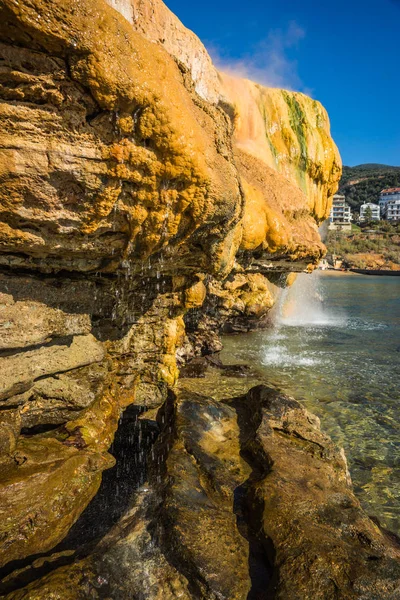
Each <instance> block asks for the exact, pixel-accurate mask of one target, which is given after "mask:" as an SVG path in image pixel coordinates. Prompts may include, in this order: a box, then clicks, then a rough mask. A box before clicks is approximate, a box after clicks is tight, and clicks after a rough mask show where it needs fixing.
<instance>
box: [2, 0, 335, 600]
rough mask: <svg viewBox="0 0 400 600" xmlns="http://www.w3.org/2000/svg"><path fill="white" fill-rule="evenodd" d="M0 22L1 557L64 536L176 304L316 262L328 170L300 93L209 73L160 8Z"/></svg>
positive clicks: (224, 301) (101, 6)
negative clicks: (276, 126) (277, 127)
mask: <svg viewBox="0 0 400 600" xmlns="http://www.w3.org/2000/svg"><path fill="white" fill-rule="evenodd" d="M0 33H1V46H0V52H1V58H2V63H1V72H0V83H1V88H0V97H1V100H2V102H1V103H0V123H1V128H0V150H1V152H0V184H1V185H0V269H1V272H0V302H1V304H0V319H1V322H0V325H1V331H2V332H4V336H3V337H2V339H1V346H0V352H1V353H0V369H1V370H2V373H3V378H2V381H1V385H0V408H1V415H0V448H1V451H2V454H1V467H2V469H1V480H0V487H1V489H0V495H1V497H2V506H4V507H5V512H4V514H3V515H2V519H1V520H0V526H1V532H0V539H1V540H2V543H1V547H0V563H1V565H5V564H9V563H11V562H12V561H14V560H18V559H24V558H26V557H28V556H30V555H36V554H37V553H40V552H47V551H50V550H51V548H53V547H54V546H55V545H56V544H57V543H58V542H60V541H61V540H62V539H63V538H64V537H65V535H66V533H67V532H68V530H69V529H70V527H71V525H72V524H73V523H74V521H75V520H76V519H77V518H78V517H79V515H80V513H81V512H82V511H83V510H84V509H85V507H86V505H87V504H88V503H89V502H90V500H91V499H92V498H93V496H94V495H95V494H96V492H97V489H98V487H99V484H100V481H101V473H102V471H103V470H104V469H108V468H109V467H110V466H112V464H113V463H114V460H113V458H112V457H111V455H110V454H109V453H108V450H109V448H110V445H111V443H112V440H113V438H114V435H115V432H116V430H117V428H118V421H119V417H120V414H121V412H122V411H123V410H124V409H126V407H128V406H130V405H132V404H135V405H137V406H138V407H142V408H143V409H146V410H147V409H158V408H159V407H160V406H161V405H162V404H163V402H164V401H165V399H166V395H167V389H168V387H170V386H173V385H174V383H175V382H176V379H177V377H178V368H177V360H176V355H177V351H178V349H181V348H182V346H183V345H184V343H185V322H184V316H185V314H186V313H187V312H188V311H193V312H194V311H200V307H201V306H202V305H203V303H205V306H207V301H208V300H207V298H208V299H210V297H211V305H212V304H213V303H214V305H218V306H217V307H216V309H215V311H216V316H217V317H218V314H220V315H221V314H222V313H221V312H219V313H218V311H219V310H220V308H221V307H222V309H223V310H224V311H225V312H224V313H223V315H224V319H225V320H229V318H230V315H231V314H232V310H234V311H236V313H237V316H238V317H240V318H244V319H247V318H252V319H253V320H257V319H258V318H261V317H264V316H265V315H266V314H267V312H268V310H269V308H270V307H271V306H272V304H273V302H274V298H275V297H276V290H277V288H278V286H279V285H286V282H287V273H288V271H289V270H303V269H304V268H306V267H307V265H308V264H309V263H313V264H315V263H316V262H317V261H318V260H319V258H320V257H321V255H322V253H323V251H324V249H323V246H322V244H321V242H320V240H319V236H318V232H317V225H318V223H319V222H320V220H321V219H322V218H323V217H324V215H326V211H327V207H328V199H329V197H330V195H331V194H332V193H333V192H334V191H335V189H336V183H337V179H338V177H339V171H340V167H339V161H338V158H337V155H336V150H335V147H334V145H333V142H332V141H331V140H330V138H329V130H328V123H327V119H326V116H325V113H324V112H323V110H322V109H321V108H320V107H319V105H317V104H316V103H314V102H313V101H312V100H310V99H306V98H305V97H303V96H301V95H295V94H289V93H286V92H283V91H278V90H264V89H263V88H260V87H259V86H258V87H257V86H255V85H254V84H250V83H249V82H246V81H241V82H236V83H234V82H233V81H232V80H231V79H230V78H227V77H226V76H221V75H218V74H217V72H216V70H215V68H214V67H213V65H212V63H211V59H210V58H209V56H208V54H207V53H206V51H205V49H204V46H202V44H201V43H200V42H199V40H198V39H197V38H196V36H195V35H194V34H192V33H191V32H189V31H188V30H186V29H185V28H184V27H183V25H182V24H181V23H180V22H179V21H178V19H177V18H176V17H174V15H172V13H170V11H169V10H168V9H167V8H166V7H165V6H164V5H163V4H162V3H161V2H155V1H150V0H146V1H141V2H136V1H133V2H132V3H130V2H125V1H124V0H113V1H111V0H110V3H106V2H105V1H103V0H79V1H78V0H76V1H74V2H65V1H62V0H54V1H52V2H44V1H43V0H30V1H29V2H21V1H17V0H1V1H0ZM240 90H242V92H243V94H242V92H240ZM249 90H250V91H249ZM253 92H254V93H253ZM246 102H248V104H246ZM298 106H300V109H298ZM246 114H247V115H248V122H247V121H246V119H247V117H246ZM253 121H254V126H253V124H252V123H253ZM276 123H280V124H281V129H280V130H279V132H280V133H279V132H278V133H277V132H276V131H272V132H271V131H270V129H271V128H272V129H273V127H274V124H276ZM300 123H301V125H300ZM263 128H264V129H263ZM267 130H268V136H269V137H268V141H266V140H267V138H266V132H267ZM263 135H264V139H263V140H262V138H263ZM304 144H306V146H307V148H306V151H307V152H306V154H304V152H305V150H304ZM303 151H304V152H303ZM268 152H269V154H268ZM278 157H279V161H278V160H277V158H278ZM274 271H275V272H277V274H278V275H276V273H273V274H272V275H271V273H272V272H274ZM275 276H277V280H275ZM206 316H207V315H206ZM217 321H218V318H217ZM221 324H222V323H221V322H219V323H218V326H217V327H216V329H218V327H219V325H221ZM181 356H182V354H181ZM229 493H231V492H229ZM228 495H229V494H228ZM229 497H230V496H229ZM242 563H243V561H242V562H241V564H242ZM185 585H186V584H185ZM239 588H240V585H239ZM240 589H241V588H240ZM240 593H242V592H238V594H239V595H240Z"/></svg>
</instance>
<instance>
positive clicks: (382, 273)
mask: <svg viewBox="0 0 400 600" xmlns="http://www.w3.org/2000/svg"><path fill="white" fill-rule="evenodd" d="M316 271H317V272H318V273H323V274H324V275H333V276H341V275H356V276H357V275H368V276H369V277H400V271H389V270H383V269H358V270H357V271H356V270H350V269H349V270H347V271H342V270H339V269H316Z"/></svg>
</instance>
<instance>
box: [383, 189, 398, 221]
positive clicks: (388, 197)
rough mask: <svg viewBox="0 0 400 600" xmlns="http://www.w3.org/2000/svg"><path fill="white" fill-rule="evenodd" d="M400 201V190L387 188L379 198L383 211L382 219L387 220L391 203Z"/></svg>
mask: <svg viewBox="0 0 400 600" xmlns="http://www.w3.org/2000/svg"><path fill="white" fill-rule="evenodd" d="M397 200H400V188H398V187H397V188H387V189H386V190H382V191H381V193H380V196H379V206H380V209H381V217H382V219H387V215H386V212H387V207H388V203H389V202H396V201H397ZM391 212H393V211H391Z"/></svg>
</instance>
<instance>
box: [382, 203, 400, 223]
mask: <svg viewBox="0 0 400 600" xmlns="http://www.w3.org/2000/svg"><path fill="white" fill-rule="evenodd" d="M385 216H386V219H387V220H388V221H400V198H399V199H398V200H389V202H388V203H387V204H386V215H385Z"/></svg>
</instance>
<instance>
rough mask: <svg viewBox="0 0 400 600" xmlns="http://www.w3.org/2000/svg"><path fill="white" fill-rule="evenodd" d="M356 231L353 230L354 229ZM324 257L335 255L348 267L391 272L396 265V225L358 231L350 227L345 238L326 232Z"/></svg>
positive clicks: (399, 230)
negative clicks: (326, 252) (388, 269)
mask: <svg viewBox="0 0 400 600" xmlns="http://www.w3.org/2000/svg"><path fill="white" fill-rule="evenodd" d="M355 227H356V228H355ZM325 244H326V247H327V249H328V254H335V255H337V256H338V257H340V258H341V259H343V260H344V263H345V265H347V266H348V267H357V268H384V269H385V268H393V264H392V263H394V265H400V223H399V224H397V225H392V224H391V223H388V222H387V221H386V222H380V223H371V224H368V225H367V227H364V229H361V228H360V227H357V226H353V228H352V232H351V233H349V234H345V233H343V232H339V231H329V232H328V236H327V239H326V241H325Z"/></svg>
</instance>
